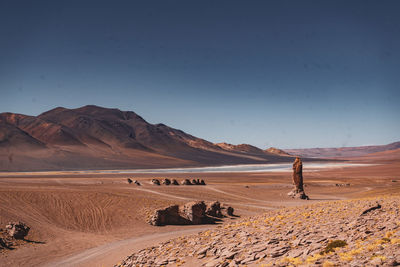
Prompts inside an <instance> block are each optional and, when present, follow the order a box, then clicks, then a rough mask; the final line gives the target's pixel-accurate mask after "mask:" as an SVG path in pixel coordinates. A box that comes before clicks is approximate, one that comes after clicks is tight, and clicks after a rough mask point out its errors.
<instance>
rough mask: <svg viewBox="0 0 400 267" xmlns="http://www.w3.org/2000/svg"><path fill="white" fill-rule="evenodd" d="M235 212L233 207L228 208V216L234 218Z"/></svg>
mask: <svg viewBox="0 0 400 267" xmlns="http://www.w3.org/2000/svg"><path fill="white" fill-rule="evenodd" d="M233 211H234V209H233V208H232V207H231V206H229V207H227V208H226V214H228V215H229V216H233Z"/></svg>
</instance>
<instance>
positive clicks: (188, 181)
mask: <svg viewBox="0 0 400 267" xmlns="http://www.w3.org/2000/svg"><path fill="white" fill-rule="evenodd" d="M182 185H192V182H191V181H190V180H189V179H185V180H183V181H182Z"/></svg>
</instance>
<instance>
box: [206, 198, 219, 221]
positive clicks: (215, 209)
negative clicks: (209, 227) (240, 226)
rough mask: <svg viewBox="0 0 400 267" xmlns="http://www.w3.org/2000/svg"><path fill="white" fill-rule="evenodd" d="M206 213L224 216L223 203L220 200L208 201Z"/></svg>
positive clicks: (213, 215)
mask: <svg viewBox="0 0 400 267" xmlns="http://www.w3.org/2000/svg"><path fill="white" fill-rule="evenodd" d="M206 214H207V215H208V216H212V217H219V218H220V217H222V212H221V204H220V203H219V202H218V201H215V202H211V203H208V204H207V209H206Z"/></svg>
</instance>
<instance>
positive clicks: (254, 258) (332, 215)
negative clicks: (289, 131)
mask: <svg viewBox="0 0 400 267" xmlns="http://www.w3.org/2000/svg"><path fill="white" fill-rule="evenodd" d="M377 201H379V204H380V206H381V208H379V209H371V208H374V207H376V205H377V204H376V202H377ZM366 209H370V211H369V212H367V213H365V214H364V215H362V216H360V211H362V210H366ZM399 215H400V197H399V196H394V195H384V196H379V197H375V198H373V199H354V200H342V201H334V202H333V201H332V202H320V203H313V204H312V205H300V206H297V207H288V208H282V209H276V210H268V211H266V212H265V213H264V214H260V215H256V216H252V217H244V218H241V219H238V220H232V221H230V222H228V223H225V224H223V225H221V227H216V228H213V229H207V230H204V231H202V232H200V233H198V234H195V235H187V236H180V237H179V238H174V239H169V240H168V241H165V242H162V243H160V244H157V245H153V246H151V247H148V248H146V249H142V250H140V251H137V252H135V253H134V254H132V255H131V256H129V257H127V258H126V259H125V260H123V261H122V263H119V264H118V265H116V266H119V267H134V266H161V265H163V266H176V265H182V263H183V266H218V267H221V266H327V267H328V266H398V264H399V262H400V249H399V246H400V225H399V224H398V221H399V220H398V218H399ZM185 263H186V264H185ZM189 263H190V264H189Z"/></svg>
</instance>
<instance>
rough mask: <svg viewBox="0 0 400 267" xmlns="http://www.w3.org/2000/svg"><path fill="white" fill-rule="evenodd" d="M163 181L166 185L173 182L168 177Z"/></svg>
mask: <svg viewBox="0 0 400 267" xmlns="http://www.w3.org/2000/svg"><path fill="white" fill-rule="evenodd" d="M162 183H163V184H165V185H170V184H171V180H170V179H168V178H165V179H164V180H163V182H162Z"/></svg>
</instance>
